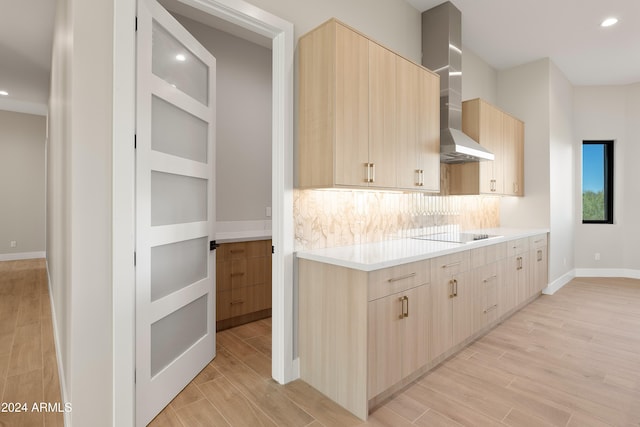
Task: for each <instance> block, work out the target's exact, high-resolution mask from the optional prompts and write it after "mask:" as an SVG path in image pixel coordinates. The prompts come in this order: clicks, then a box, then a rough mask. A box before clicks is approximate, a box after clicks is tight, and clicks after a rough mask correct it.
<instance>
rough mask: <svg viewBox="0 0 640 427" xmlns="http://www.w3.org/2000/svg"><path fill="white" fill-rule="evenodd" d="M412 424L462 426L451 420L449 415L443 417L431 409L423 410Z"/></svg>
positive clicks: (437, 426) (442, 426)
mask: <svg viewBox="0 0 640 427" xmlns="http://www.w3.org/2000/svg"><path fill="white" fill-rule="evenodd" d="M414 424H415V425H417V426H421V427H462V424H460V423H457V422H455V421H453V420H452V419H451V418H449V417H445V416H444V415H442V414H441V413H440V412H438V411H435V410H433V409H429V410H428V411H427V412H425V413H424V415H422V416H421V417H420V418H418V419H417V420H416V421H415V422H414Z"/></svg>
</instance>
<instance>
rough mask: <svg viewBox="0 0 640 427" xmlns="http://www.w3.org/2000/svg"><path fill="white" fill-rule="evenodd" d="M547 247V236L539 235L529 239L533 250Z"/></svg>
mask: <svg viewBox="0 0 640 427" xmlns="http://www.w3.org/2000/svg"><path fill="white" fill-rule="evenodd" d="M546 246H547V234H546V233H545V234H539V235H537V236H532V237H529V247H530V248H531V250H534V249H540V248H544V247H546Z"/></svg>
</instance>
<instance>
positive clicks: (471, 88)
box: [462, 46, 498, 106]
mask: <svg viewBox="0 0 640 427" xmlns="http://www.w3.org/2000/svg"><path fill="white" fill-rule="evenodd" d="M475 98H481V99H484V100H485V101H487V102H489V103H490V104H493V105H496V106H497V104H498V99H497V98H498V71H496V69H495V68H493V67H491V66H490V65H489V64H487V63H486V62H485V61H484V60H483V59H482V58H480V57H479V56H478V55H476V54H475V53H474V52H473V51H472V50H470V49H467V48H466V47H464V46H463V47H462V99H463V100H464V101H466V100H468V99H475Z"/></svg>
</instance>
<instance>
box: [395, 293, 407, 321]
mask: <svg viewBox="0 0 640 427" xmlns="http://www.w3.org/2000/svg"><path fill="white" fill-rule="evenodd" d="M398 301H400V305H401V306H402V307H401V310H402V311H401V312H400V316H398V318H400V319H404V318H405V317H409V297H408V296H406V295H403V296H401V297H400V298H398ZM405 303H406V305H405ZM405 307H406V308H405Z"/></svg>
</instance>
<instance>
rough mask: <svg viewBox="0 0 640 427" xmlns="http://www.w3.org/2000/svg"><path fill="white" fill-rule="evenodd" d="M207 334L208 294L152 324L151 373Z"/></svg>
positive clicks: (156, 371)
mask: <svg viewBox="0 0 640 427" xmlns="http://www.w3.org/2000/svg"><path fill="white" fill-rule="evenodd" d="M206 333H207V295H203V296H201V297H200V298H198V299H197V300H195V301H193V302H190V303H189V304H187V305H185V306H184V307H182V308H180V309H179V310H176V311H174V312H173V313H171V314H170V315H168V316H167V317H164V318H162V319H160V320H158V321H157V322H155V323H153V324H152V325H151V376H155V375H156V374H157V373H158V372H160V371H161V370H162V369H163V368H165V367H167V366H169V364H170V363H171V362H173V361H174V360H176V359H177V358H178V357H180V355H181V354H182V353H184V352H185V351H187V350H188V349H189V347H191V346H192V345H193V344H195V343H196V341H198V340H199V339H200V338H202V337H203V336H205V334H206Z"/></svg>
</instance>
